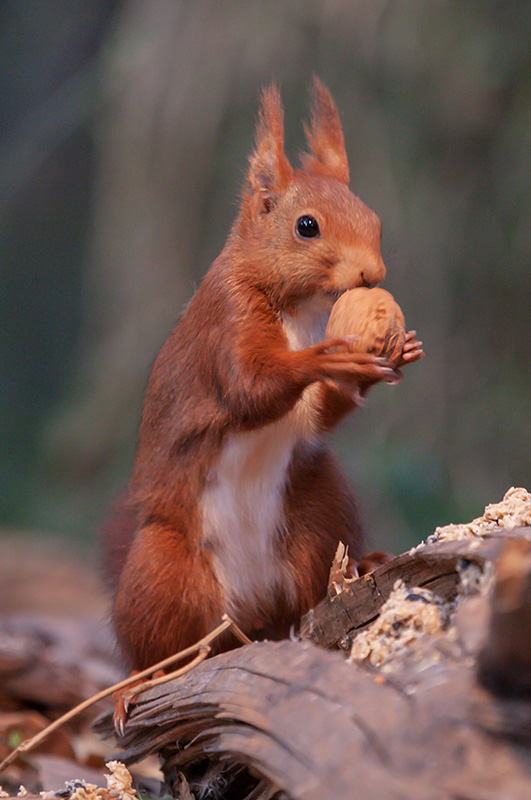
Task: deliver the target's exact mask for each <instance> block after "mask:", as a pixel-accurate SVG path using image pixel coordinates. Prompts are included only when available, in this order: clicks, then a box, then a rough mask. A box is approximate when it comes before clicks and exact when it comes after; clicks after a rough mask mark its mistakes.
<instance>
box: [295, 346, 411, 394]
mask: <svg viewBox="0 0 531 800" xmlns="http://www.w3.org/2000/svg"><path fill="white" fill-rule="evenodd" d="M311 351H312V356H313V359H314V367H315V379H316V380H321V381H323V382H324V383H327V384H332V385H334V384H335V385H336V386H338V387H339V388H340V389H341V390H343V391H345V392H347V393H348V392H356V391H359V389H360V388H365V387H367V386H369V385H371V384H373V383H377V382H378V381H386V382H387V383H397V382H398V381H399V380H400V378H401V375H400V374H399V373H398V372H397V370H396V369H395V367H394V365H393V364H391V362H389V361H388V360H387V359H386V358H382V357H381V356H375V355H373V354H372V353H356V352H355V353H352V352H349V350H348V340H347V339H330V340H328V341H325V342H320V343H319V344H318V345H314V347H313V348H311Z"/></svg>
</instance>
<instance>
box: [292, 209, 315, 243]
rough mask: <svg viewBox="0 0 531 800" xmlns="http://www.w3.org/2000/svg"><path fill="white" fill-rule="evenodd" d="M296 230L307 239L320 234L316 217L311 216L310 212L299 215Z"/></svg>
mask: <svg viewBox="0 0 531 800" xmlns="http://www.w3.org/2000/svg"><path fill="white" fill-rule="evenodd" d="M295 230H296V231H297V233H298V234H299V236H303V237H304V238H305V239H312V238H313V237H314V236H319V225H318V224H317V220H316V219H315V217H310V215H309V214H305V215H304V216H303V217H299V219H298V220H297V222H296V223H295Z"/></svg>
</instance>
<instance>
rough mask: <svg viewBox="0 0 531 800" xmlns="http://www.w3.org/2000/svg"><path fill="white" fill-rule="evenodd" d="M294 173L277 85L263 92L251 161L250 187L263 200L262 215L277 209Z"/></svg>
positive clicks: (272, 85)
mask: <svg viewBox="0 0 531 800" xmlns="http://www.w3.org/2000/svg"><path fill="white" fill-rule="evenodd" d="M292 176H293V169H292V167H291V164H290V163H289V161H288V159H287V158H286V156H285V154H284V112H283V109H282V101H281V99H280V93H279V91H278V88H277V87H276V85H275V84H274V83H272V84H271V85H270V86H268V87H267V89H264V90H263V91H262V97H261V104H260V110H259V114H258V125H257V127H256V149H255V151H254V153H253V154H252V156H251V159H250V169H249V184H250V187H251V190H252V191H253V193H255V194H256V195H258V196H259V198H260V200H261V203H262V209H261V210H262V211H264V212H267V211H269V210H270V209H271V207H272V206H273V205H274V202H275V198H276V196H277V195H278V194H279V192H281V191H282V190H283V189H285V188H286V186H287V185H288V184H289V182H290V181H291V179H292Z"/></svg>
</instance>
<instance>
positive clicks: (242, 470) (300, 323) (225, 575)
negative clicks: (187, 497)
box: [201, 301, 329, 612]
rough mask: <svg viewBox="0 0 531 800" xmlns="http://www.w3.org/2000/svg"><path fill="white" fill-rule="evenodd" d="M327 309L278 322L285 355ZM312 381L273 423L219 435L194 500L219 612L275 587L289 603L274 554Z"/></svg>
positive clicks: (287, 579) (318, 327) (311, 308)
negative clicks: (207, 476)
mask: <svg viewBox="0 0 531 800" xmlns="http://www.w3.org/2000/svg"><path fill="white" fill-rule="evenodd" d="M328 314H329V308H327V307H326V306H323V303H322V302H320V303H319V304H317V303H316V302H315V301H312V302H311V303H306V304H302V305H301V306H300V308H299V309H298V310H297V313H294V314H290V315H287V314H286V315H284V316H283V318H282V320H281V322H282V325H283V327H284V331H285V334H286V338H287V340H288V343H289V347H290V349H291V350H300V349H303V348H305V347H309V346H310V345H312V344H315V343H317V342H318V341H321V339H322V338H323V335H324V329H325V327H326V322H327V319H328ZM318 391H319V387H318V386H317V384H313V385H312V386H309V387H308V388H307V389H306V390H305V391H304V393H303V395H302V397H301V398H300V400H299V401H298V402H297V404H296V405H295V407H294V408H293V410H292V411H290V412H289V413H288V414H286V416H284V417H283V418H282V419H280V420H278V421H277V422H274V423H271V424H269V425H266V426H264V427H263V428H258V429H256V430H253V431H248V432H245V433H234V434H230V435H229V436H227V437H226V439H225V441H224V443H223V446H222V450H221V453H220V455H219V458H218V461H217V464H215V465H214V468H213V477H212V481H211V482H210V484H209V485H208V486H207V488H206V489H205V491H204V493H203V497H202V502H201V506H202V520H203V541H204V542H205V544H208V545H209V549H210V550H211V552H212V559H213V565H214V570H215V572H216V575H217V578H218V580H219V582H220V584H221V586H222V588H223V590H224V592H225V598H226V604H227V610H228V611H229V612H230V611H231V610H232V611H234V610H235V609H236V608H237V607H238V606H241V605H245V606H249V607H250V608H252V609H255V608H259V607H260V601H261V600H262V601H265V602H267V601H268V600H269V599H270V597H271V594H272V592H274V591H275V589H282V590H283V591H284V593H285V594H286V595H287V597H288V598H289V596H290V595H292V594H293V592H294V586H293V582H292V578H291V575H290V572H289V570H288V567H287V565H286V564H285V563H283V561H282V560H281V558H280V556H279V554H278V547H277V543H278V539H279V536H281V535H282V531H283V527H284V524H285V520H284V491H285V486H286V478H287V473H288V468H289V464H290V461H291V457H292V454H293V448H294V447H295V445H296V444H297V442H299V441H301V440H302V439H306V440H311V439H312V438H314V436H315V429H314V426H313V424H312V417H313V416H314V413H315V411H314V409H315V403H316V393H317V392H318Z"/></svg>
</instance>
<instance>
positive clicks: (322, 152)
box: [301, 77, 349, 186]
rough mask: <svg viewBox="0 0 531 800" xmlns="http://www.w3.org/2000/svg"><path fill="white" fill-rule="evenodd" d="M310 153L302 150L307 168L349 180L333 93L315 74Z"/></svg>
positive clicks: (308, 130)
mask: <svg viewBox="0 0 531 800" xmlns="http://www.w3.org/2000/svg"><path fill="white" fill-rule="evenodd" d="M304 132H305V134H306V139H307V141H308V147H309V148H310V153H303V154H302V156H301V162H302V166H303V168H304V169H305V170H306V172H310V173H313V174H317V175H326V176H327V177H329V178H335V179H336V180H338V181H340V182H341V183H346V184H347V186H348V182H349V169H348V161H347V153H346V150H345V140H344V138H343V130H342V128H341V121H340V119H339V113H338V110H337V108H336V104H335V103H334V100H333V98H332V95H331V94H330V92H329V91H328V89H327V88H326V86H325V85H324V84H323V83H321V81H320V80H319V78H317V77H314V79H313V89H312V115H311V124H310V126H306V125H305V126H304Z"/></svg>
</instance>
